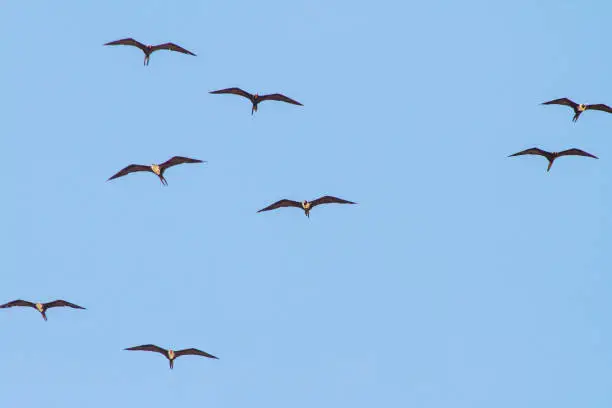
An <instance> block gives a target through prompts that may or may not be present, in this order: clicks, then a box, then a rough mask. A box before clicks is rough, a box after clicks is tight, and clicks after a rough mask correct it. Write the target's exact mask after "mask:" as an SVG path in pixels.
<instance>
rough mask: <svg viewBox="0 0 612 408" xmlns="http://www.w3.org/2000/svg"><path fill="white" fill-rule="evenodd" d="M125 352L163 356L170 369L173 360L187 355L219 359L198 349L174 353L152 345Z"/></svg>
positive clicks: (133, 348)
mask: <svg viewBox="0 0 612 408" xmlns="http://www.w3.org/2000/svg"><path fill="white" fill-rule="evenodd" d="M125 350H130V351H135V350H136V351H154V352H156V353H160V354H163V355H164V357H166V358H167V359H168V361H169V362H170V369H172V368H174V360H175V359H177V358H178V357H180V356H189V355H193V356H203V357H208V358H214V359H217V360H218V359H219V358H218V357H215V356H213V355H212V354H208V353H206V352H205V351H201V350H198V349H194V348H188V349H184V350H178V351H174V350H166V349H163V348H161V347H157V346H156V345H154V344H145V345H142V346H136V347H129V348H126V349H125Z"/></svg>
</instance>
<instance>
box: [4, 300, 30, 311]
mask: <svg viewBox="0 0 612 408" xmlns="http://www.w3.org/2000/svg"><path fill="white" fill-rule="evenodd" d="M14 306H26V307H34V308H35V307H36V304H34V303H32V302H28V301H27V300H21V299H17V300H13V301H12V302H8V303H5V304H3V305H0V309H5V308H7V307H14Z"/></svg>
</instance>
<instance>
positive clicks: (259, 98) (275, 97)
mask: <svg viewBox="0 0 612 408" xmlns="http://www.w3.org/2000/svg"><path fill="white" fill-rule="evenodd" d="M209 93H211V94H234V95H240V96H243V97H245V98H247V99H248V100H250V101H251V103H252V104H253V107H252V108H251V115H252V114H253V112H257V105H259V103H260V102H263V101H281V102H287V103H292V104H294V105H300V106H304V105H302V104H301V103H299V102H298V101H295V100H293V99H291V98H288V97H286V96H285V95H282V94H279V93H275V94H269V95H258V94H250V93H248V92H246V91H243V90H242V89H240V88H227V89H220V90H218V91H211V92H209Z"/></svg>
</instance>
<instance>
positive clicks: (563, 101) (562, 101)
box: [542, 98, 612, 122]
mask: <svg viewBox="0 0 612 408" xmlns="http://www.w3.org/2000/svg"><path fill="white" fill-rule="evenodd" d="M542 105H565V106H569V107H570V108H572V109H573V110H574V118H573V119H572V122H576V121H577V120H578V118H579V117H580V115H581V114H582V112H584V111H586V110H589V109H591V110H598V111H602V112H608V113H612V108H610V107H609V106H608V105H604V104H603V103H598V104H595V105H586V104H584V103H576V102H574V101H572V100H571V99H568V98H559V99H553V100H552V101H548V102H543V103H542Z"/></svg>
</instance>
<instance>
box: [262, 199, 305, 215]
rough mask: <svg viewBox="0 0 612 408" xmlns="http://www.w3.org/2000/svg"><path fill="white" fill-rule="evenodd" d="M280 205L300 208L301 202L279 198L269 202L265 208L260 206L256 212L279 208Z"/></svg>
mask: <svg viewBox="0 0 612 408" xmlns="http://www.w3.org/2000/svg"><path fill="white" fill-rule="evenodd" d="M281 207H297V208H302V204H301V203H299V202H298V201H293V200H280V201H277V202H275V203H274V204H270V205H269V206H267V207H266V208H262V209H261V210H259V211H257V212H258V213H260V212H262V211H270V210H276V209H277V208H281Z"/></svg>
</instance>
